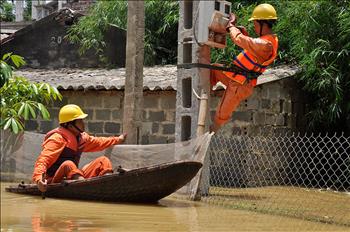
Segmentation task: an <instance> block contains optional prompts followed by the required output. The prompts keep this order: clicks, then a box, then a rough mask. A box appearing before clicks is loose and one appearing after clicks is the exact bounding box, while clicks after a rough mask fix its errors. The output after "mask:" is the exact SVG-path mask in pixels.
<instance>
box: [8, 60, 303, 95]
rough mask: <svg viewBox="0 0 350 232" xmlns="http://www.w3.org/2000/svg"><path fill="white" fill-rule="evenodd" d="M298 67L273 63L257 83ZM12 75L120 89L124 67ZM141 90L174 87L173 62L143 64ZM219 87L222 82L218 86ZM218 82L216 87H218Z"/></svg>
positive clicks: (63, 85)
mask: <svg viewBox="0 0 350 232" xmlns="http://www.w3.org/2000/svg"><path fill="white" fill-rule="evenodd" d="M298 71H299V68H298V67H297V66H287V65H282V66H277V67H274V68H271V69H268V70H267V71H266V72H265V73H264V74H263V75H261V76H260V77H259V79H258V84H263V83H266V82H269V81H274V80H278V79H283V78H286V77H291V76H293V75H295V74H296V73H297V72H298ZM15 73H16V75H18V76H24V77H26V78H28V79H29V80H30V81H33V82H46V83H49V84H51V85H53V86H55V87H57V88H58V89H60V90H113V89H116V90H123V89H124V85H125V68H119V69H55V70H46V69H21V70H17V71H16V72H15ZM143 75H144V77H143V78H144V79H143V83H144V88H143V89H144V90H151V91H154V90H176V78H177V67H176V66H175V65H165V66H153V67H144V69H143ZM221 87H222V86H221ZM221 87H220V86H218V87H217V88H216V89H220V88H221Z"/></svg>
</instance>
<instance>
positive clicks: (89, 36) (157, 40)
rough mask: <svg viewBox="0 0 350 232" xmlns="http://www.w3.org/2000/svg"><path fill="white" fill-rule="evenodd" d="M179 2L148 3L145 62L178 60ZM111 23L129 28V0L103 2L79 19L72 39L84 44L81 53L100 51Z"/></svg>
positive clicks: (158, 62)
mask: <svg viewBox="0 0 350 232" xmlns="http://www.w3.org/2000/svg"><path fill="white" fill-rule="evenodd" d="M178 8H179V7H178V2H177V1H160V0H152V1H151V0H147V1H146V2H145V64H146V65H155V64H167V63H175V62H176V54H177V52H176V51H177V28H178V15H179V13H178ZM109 24H114V25H116V26H118V27H120V28H123V29H126V25H127V1H119V0H113V1H99V2H97V3H96V5H94V6H93V7H92V8H91V9H90V12H89V15H88V16H85V17H83V18H81V19H80V20H79V22H78V23H77V24H75V25H73V26H72V27H71V28H70V29H69V33H68V36H67V37H68V38H69V39H70V40H71V41H73V42H75V43H77V44H80V51H81V53H83V52H85V51H87V50H88V49H90V48H95V49H97V52H98V53H99V54H102V51H103V49H104V47H105V43H104V42H103V35H104V32H105V31H106V29H107V27H108V25H109Z"/></svg>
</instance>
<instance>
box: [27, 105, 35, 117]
mask: <svg viewBox="0 0 350 232" xmlns="http://www.w3.org/2000/svg"><path fill="white" fill-rule="evenodd" d="M28 108H29V111H30V114H31V115H32V117H33V118H36V113H35V110H34V109H33V107H32V106H31V105H30V104H28Z"/></svg>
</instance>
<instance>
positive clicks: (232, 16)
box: [226, 13, 237, 32]
mask: <svg viewBox="0 0 350 232" xmlns="http://www.w3.org/2000/svg"><path fill="white" fill-rule="evenodd" d="M236 22H237V18H236V15H235V14H234V13H231V14H230V18H229V20H228V23H227V25H226V31H227V32H230V27H234V26H236Z"/></svg>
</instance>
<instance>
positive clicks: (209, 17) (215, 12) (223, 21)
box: [195, 0, 231, 48]
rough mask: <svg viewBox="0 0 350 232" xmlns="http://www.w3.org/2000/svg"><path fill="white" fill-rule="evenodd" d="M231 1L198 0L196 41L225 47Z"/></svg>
mask: <svg viewBox="0 0 350 232" xmlns="http://www.w3.org/2000/svg"><path fill="white" fill-rule="evenodd" d="M230 13H231V3H230V2H228V1H223V0H215V1H214V0H211V1H200V2H199V8H198V22H197V23H196V25H195V26H198V30H197V41H198V42H199V43H202V44H206V45H208V46H211V47H216V48H225V47H226V25H227V23H228V20H229V17H230Z"/></svg>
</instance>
